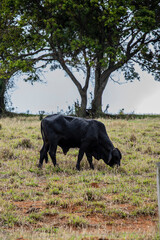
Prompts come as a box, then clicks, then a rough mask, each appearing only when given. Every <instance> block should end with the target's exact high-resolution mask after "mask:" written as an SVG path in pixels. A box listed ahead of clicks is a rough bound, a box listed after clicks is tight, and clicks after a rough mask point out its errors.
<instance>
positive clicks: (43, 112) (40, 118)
mask: <svg viewBox="0 0 160 240" xmlns="http://www.w3.org/2000/svg"><path fill="white" fill-rule="evenodd" d="M44 114H45V111H39V120H40V121H41V120H42V119H43V117H44Z"/></svg>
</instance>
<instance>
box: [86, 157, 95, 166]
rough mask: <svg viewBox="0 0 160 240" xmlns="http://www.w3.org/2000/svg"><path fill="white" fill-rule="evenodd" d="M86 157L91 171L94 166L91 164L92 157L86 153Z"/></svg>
mask: <svg viewBox="0 0 160 240" xmlns="http://www.w3.org/2000/svg"><path fill="white" fill-rule="evenodd" d="M86 156H87V160H88V162H89V165H90V168H91V169H94V165H93V163H92V155H91V154H89V153H86Z"/></svg>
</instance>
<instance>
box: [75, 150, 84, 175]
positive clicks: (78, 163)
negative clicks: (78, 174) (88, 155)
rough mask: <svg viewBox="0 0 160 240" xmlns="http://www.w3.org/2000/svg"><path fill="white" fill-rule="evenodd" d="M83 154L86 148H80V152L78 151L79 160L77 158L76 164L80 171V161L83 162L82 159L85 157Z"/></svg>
mask: <svg viewBox="0 0 160 240" xmlns="http://www.w3.org/2000/svg"><path fill="white" fill-rule="evenodd" d="M83 155H84V150H83V149H81V148H80V149H79V153H78V160H77V164H76V169H77V170H78V171H80V162H81V160H82V158H83Z"/></svg>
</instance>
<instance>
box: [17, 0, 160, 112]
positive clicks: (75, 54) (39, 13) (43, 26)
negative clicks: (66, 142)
mask: <svg viewBox="0 0 160 240" xmlns="http://www.w3.org/2000/svg"><path fill="white" fill-rule="evenodd" d="M15 4H16V7H17V9H18V11H19V12H18V17H17V24H18V26H19V28H20V29H23V32H22V34H23V39H24V43H25V42H27V41H29V42H30V43H31V45H30V47H27V49H25V48H24V49H25V50H24V49H23V50H22V51H20V52H19V55H18V56H19V57H20V55H21V59H22V58H23V59H24V60H26V59H28V56H32V59H33V61H35V62H37V61H39V60H41V61H44V62H45V63H46V64H48V63H49V64H51V65H52V68H53V69H55V68H56V67H58V66H60V67H61V68H63V69H64V70H65V71H66V72H67V74H68V75H69V77H70V78H71V80H72V81H73V83H74V84H75V85H76V87H77V89H78V91H79V94H80V96H81V115H82V116H84V115H85V111H86V106H87V90H88V86H89V81H90V79H91V78H92V81H94V97H93V101H92V111H93V112H94V113H100V112H101V111H102V94H103V91H104V89H105V87H106V85H107V83H108V79H109V78H110V76H111V74H112V73H113V72H115V71H116V70H119V69H121V70H122V71H123V72H124V76H125V78H126V79H127V80H133V79H135V78H138V77H139V76H138V73H136V72H135V69H134V64H135V63H138V64H139V65H140V66H141V68H142V69H143V70H146V71H148V72H149V73H152V74H153V75H154V76H155V79H156V80H160V55H159V53H160V28H159V27H160V18H159V16H160V4H159V0H119V1H116V0H83V1H82V0H33V1H24V0H21V1H20V0H17V1H15ZM72 68H76V69H77V70H79V69H81V70H82V71H83V72H84V73H85V83H84V85H82V84H81V82H80V81H78V79H77V78H76V76H75V75H74V74H73V71H72Z"/></svg>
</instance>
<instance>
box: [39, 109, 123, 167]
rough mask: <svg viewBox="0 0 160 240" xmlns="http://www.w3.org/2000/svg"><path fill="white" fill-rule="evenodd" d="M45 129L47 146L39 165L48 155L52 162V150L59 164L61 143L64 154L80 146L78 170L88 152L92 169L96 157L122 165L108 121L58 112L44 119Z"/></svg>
mask: <svg viewBox="0 0 160 240" xmlns="http://www.w3.org/2000/svg"><path fill="white" fill-rule="evenodd" d="M41 133H42V138H43V147H42V149H41V151H40V160H39V164H38V167H39V168H41V167H42V165H43V160H44V159H45V161H46V163H47V162H48V154H47V153H48V152H49V155H50V157H51V159H52V162H53V164H54V166H56V164H57V163H56V150H57V146H60V147H61V148H62V150H63V153H64V154H67V152H68V151H69V149H70V148H79V153H78V160H77V164H76V168H77V170H80V162H81V160H82V158H83V155H84V153H85V154H86V156H87V160H88V162H89V165H90V168H91V169H94V166H93V163H92V157H94V158H96V159H97V160H100V159H103V161H104V162H105V163H106V164H107V165H109V166H111V167H113V166H114V165H118V166H120V160H121V158H122V156H121V153H120V151H119V149H118V148H115V147H114V146H113V144H112V142H111V140H110V139H109V137H108V134H107V132H106V129H105V126H104V124H103V123H101V122H99V121H97V120H93V119H83V118H78V117H71V116H64V115H61V114H54V115H50V116H47V117H45V118H44V119H43V120H42V121H41Z"/></svg>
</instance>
